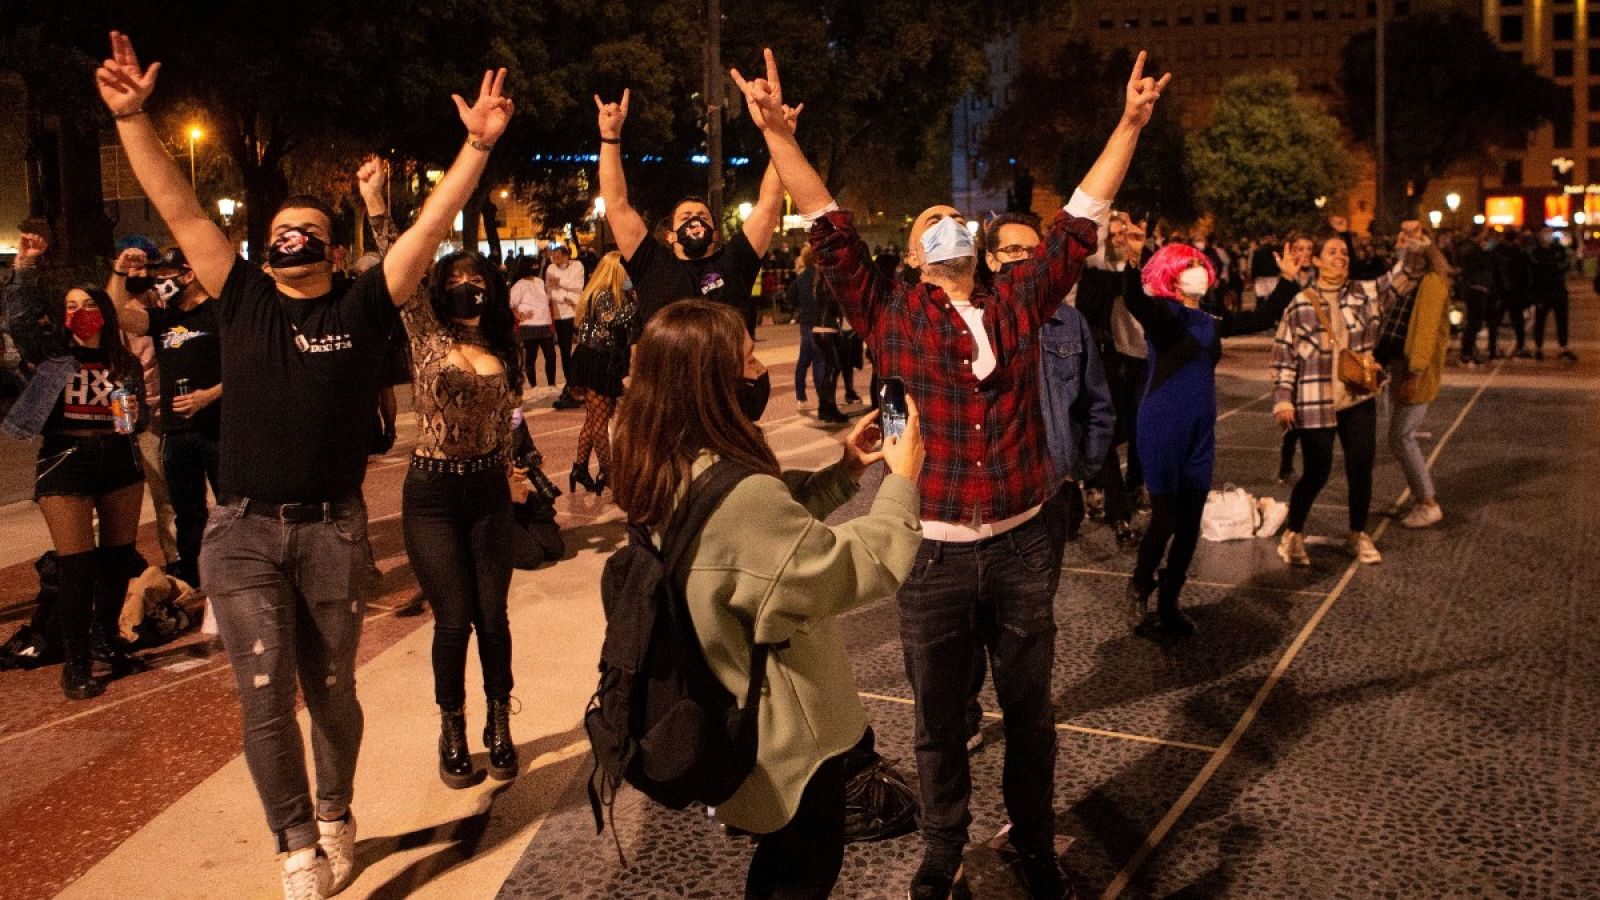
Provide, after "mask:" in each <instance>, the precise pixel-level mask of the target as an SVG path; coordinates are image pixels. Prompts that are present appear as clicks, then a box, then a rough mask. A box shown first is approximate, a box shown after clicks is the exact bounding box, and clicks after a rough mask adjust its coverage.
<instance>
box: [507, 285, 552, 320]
mask: <svg viewBox="0 0 1600 900" xmlns="http://www.w3.org/2000/svg"><path fill="white" fill-rule="evenodd" d="M511 312H512V314H513V315H515V316H516V317H517V324H518V325H527V326H532V327H538V326H540V325H549V324H550V295H549V294H548V293H546V292H545V289H544V281H543V279H539V278H519V279H517V283H516V284H513V285H512V286H511Z"/></svg>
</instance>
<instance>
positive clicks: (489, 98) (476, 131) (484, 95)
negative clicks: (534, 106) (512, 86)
mask: <svg viewBox="0 0 1600 900" xmlns="http://www.w3.org/2000/svg"><path fill="white" fill-rule="evenodd" d="M505 86H506V70H505V69H490V70H489V71H487V72H484V73H483V83H482V84H481V85H479V86H478V99H477V100H474V101H473V103H472V105H471V106H468V105H467V101H466V100H464V99H462V97H461V95H460V94H451V95H450V99H451V100H454V101H455V102H456V112H457V113H458V114H460V116H461V124H463V125H465V126H467V134H468V135H470V136H471V137H472V138H473V139H474V140H477V141H481V142H482V143H485V144H493V143H494V142H495V141H497V140H499V139H500V135H502V134H504V133H505V130H506V126H507V125H509V124H511V114H512V113H513V112H515V111H516V107H515V106H514V105H513V104H512V102H511V98H510V97H507V96H505Z"/></svg>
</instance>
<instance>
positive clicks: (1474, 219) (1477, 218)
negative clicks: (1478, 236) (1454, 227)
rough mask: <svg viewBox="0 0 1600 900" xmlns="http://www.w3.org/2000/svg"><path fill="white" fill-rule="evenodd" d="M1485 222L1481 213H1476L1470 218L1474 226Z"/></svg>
mask: <svg viewBox="0 0 1600 900" xmlns="http://www.w3.org/2000/svg"><path fill="white" fill-rule="evenodd" d="M1485 221H1486V220H1485V219H1484V218H1483V213H1478V214H1477V215H1475V216H1473V217H1472V224H1474V225H1482V224H1483V223H1484V222H1485Z"/></svg>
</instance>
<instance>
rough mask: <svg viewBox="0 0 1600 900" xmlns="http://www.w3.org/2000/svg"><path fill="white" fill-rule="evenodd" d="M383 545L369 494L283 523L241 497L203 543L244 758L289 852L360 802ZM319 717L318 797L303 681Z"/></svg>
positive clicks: (314, 723)
mask: <svg viewBox="0 0 1600 900" xmlns="http://www.w3.org/2000/svg"><path fill="white" fill-rule="evenodd" d="M371 562H372V549H371V547H370V545H369V544H368V543H367V511H366V507H365V506H364V505H363V504H362V502H361V500H360V498H359V497H357V498H354V499H351V500H348V501H344V502H341V503H337V504H331V505H330V509H329V514H328V515H326V516H324V517H323V519H322V521H312V522H304V523H291V522H284V521H281V520H279V519H276V518H269V517H267V516H264V515H261V514H259V513H257V512H255V511H254V510H252V511H250V512H246V509H245V503H244V501H242V500H235V501H231V502H228V503H224V504H219V505H217V506H216V507H215V508H214V509H212V510H211V516H210V519H209V521H207V523H206V530H205V537H204V539H203V542H202V544H201V549H200V580H201V583H202V584H204V585H205V586H206V593H207V595H209V596H210V598H211V604H212V607H213V609H214V610H215V611H216V615H217V626H218V628H219V630H220V631H221V633H222V641H223V644H224V645H225V646H226V647H227V649H228V657H229V659H230V661H231V662H232V663H233V674H234V679H235V681H236V682H237V683H238V688H239V705H240V706H241V707H242V710H243V714H244V756H245V762H246V763H247V764H248V765H249V767H250V777H251V778H252V779H254V781H255V785H256V793H257V794H259V795H260V797H261V804H262V806H264V807H265V808H266V814H267V825H268V827H269V828H271V829H272V831H273V832H274V834H276V835H277V838H278V850H279V851H280V852H287V851H291V850H298V849H301V848H303V847H310V846H314V845H315V844H316V843H317V824H316V815H317V814H320V815H322V816H324V817H327V818H336V817H338V816H339V815H341V814H343V813H344V811H345V810H346V809H348V808H349V806H350V798H351V794H352V793H353V788H354V783H355V774H356V756H357V754H358V752H359V751H360V749H361V729H362V719H361V704H360V703H359V702H358V701H357V700H356V681H355V668H356V646H357V645H358V644H359V643H360V641H361V623H362V619H363V613H364V612H365V610H366V601H367V598H368V596H369V595H370V594H371V589H372V587H373V585H372V584H371V576H370V572H371V571H372V569H371ZM297 683H298V686H299V688H300V690H301V691H303V692H304V694H305V698H306V709H307V711H308V712H309V713H310V714H311V752H312V757H313V760H314V762H315V765H316V772H317V797H316V803H315V806H313V804H312V800H311V791H310V786H309V785H308V784H307V781H306V763H305V742H304V740H303V739H302V738H301V736H300V726H299V723H298V722H297V721H296V718H295V687H296V684H297Z"/></svg>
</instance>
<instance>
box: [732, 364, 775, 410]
mask: <svg viewBox="0 0 1600 900" xmlns="http://www.w3.org/2000/svg"><path fill="white" fill-rule="evenodd" d="M734 393H735V394H737V395H738V397H739V411H740V412H742V413H744V417H745V418H746V419H749V420H750V421H752V422H757V421H760V419H761V414H762V413H764V412H766V411H767V400H769V399H771V397H772V376H771V373H768V372H762V373H761V377H760V378H741V379H739V386H738V387H737V388H736V389H735V391H734Z"/></svg>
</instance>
